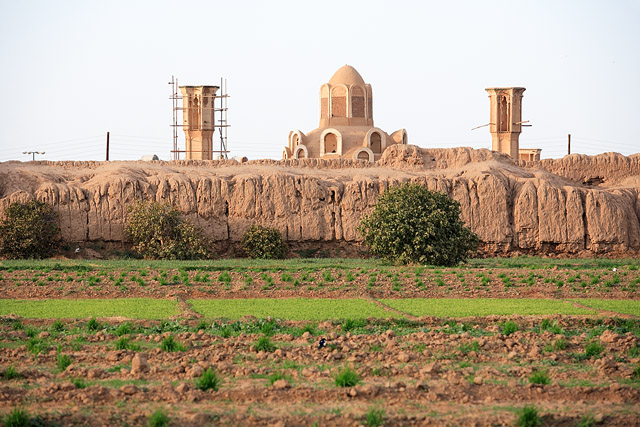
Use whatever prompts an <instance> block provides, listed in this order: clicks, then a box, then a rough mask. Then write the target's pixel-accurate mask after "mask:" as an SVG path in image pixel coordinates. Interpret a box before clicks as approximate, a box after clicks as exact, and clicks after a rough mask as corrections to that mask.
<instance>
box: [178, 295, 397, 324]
mask: <svg viewBox="0 0 640 427" xmlns="http://www.w3.org/2000/svg"><path fill="white" fill-rule="evenodd" d="M189 303H190V304H191V306H192V307H193V309H194V310H195V311H196V312H198V313H200V314H202V315H203V316H205V317H208V318H226V319H239V318H241V317H243V316H255V317H257V318H265V317H268V316H271V317H275V318H277V319H285V320H329V319H364V318H367V317H376V318H388V317H396V318H398V317H402V316H401V315H399V314H397V313H393V312H391V311H386V310H384V309H383V308H381V307H379V306H378V305H376V304H375V303H373V302H371V301H366V300H363V299H319V298H316V299H310V298H287V299H273V298H250V299H217V300H216V299H207V300H204V299H197V300H189Z"/></svg>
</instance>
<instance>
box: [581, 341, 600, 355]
mask: <svg viewBox="0 0 640 427" xmlns="http://www.w3.org/2000/svg"><path fill="white" fill-rule="evenodd" d="M603 351H604V346H603V345H602V344H600V343H599V342H598V341H591V342H590V343H588V344H587V345H586V346H584V355H585V356H586V357H587V358H591V357H599V356H600V354H602V352H603Z"/></svg>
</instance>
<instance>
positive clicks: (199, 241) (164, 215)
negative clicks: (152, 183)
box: [125, 202, 209, 259]
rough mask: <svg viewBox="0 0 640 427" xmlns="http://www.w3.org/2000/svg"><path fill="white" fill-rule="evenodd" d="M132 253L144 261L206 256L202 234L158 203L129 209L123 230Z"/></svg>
mask: <svg viewBox="0 0 640 427" xmlns="http://www.w3.org/2000/svg"><path fill="white" fill-rule="evenodd" d="M125 233H126V235H127V238H128V239H129V240H130V241H131V242H132V243H133V249H134V250H135V251H136V252H138V253H139V254H140V255H142V256H143V257H144V258H147V259H203V258H207V257H208V255H209V251H208V242H207V239H206V238H205V237H204V236H203V235H202V230H200V228H198V227H196V226H195V225H193V224H192V223H191V222H189V221H188V220H185V219H183V218H182V216H181V214H180V212H179V211H178V210H177V209H175V208H173V207H171V206H169V205H165V204H161V203H158V202H139V203H138V204H136V205H135V206H132V207H130V208H129V218H128V220H127V224H126V226H125Z"/></svg>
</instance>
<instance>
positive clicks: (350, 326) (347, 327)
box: [340, 319, 367, 332]
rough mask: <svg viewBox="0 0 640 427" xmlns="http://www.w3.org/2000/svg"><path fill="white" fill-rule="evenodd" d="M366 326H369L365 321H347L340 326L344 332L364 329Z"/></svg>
mask: <svg viewBox="0 0 640 427" xmlns="http://www.w3.org/2000/svg"><path fill="white" fill-rule="evenodd" d="M365 326H367V321H366V320H364V319H345V320H344V322H342V324H341V325H340V327H341V328H342V330H343V331H344V332H349V331H352V330H354V329H356V328H363V327H365Z"/></svg>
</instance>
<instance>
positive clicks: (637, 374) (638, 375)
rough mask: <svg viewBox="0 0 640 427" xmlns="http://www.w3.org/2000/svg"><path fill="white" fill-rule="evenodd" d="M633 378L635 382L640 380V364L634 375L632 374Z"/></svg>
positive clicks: (634, 369) (634, 370)
mask: <svg viewBox="0 0 640 427" xmlns="http://www.w3.org/2000/svg"><path fill="white" fill-rule="evenodd" d="M631 378H633V379H634V380H640V363H638V364H637V365H636V367H635V368H633V373H632V374H631Z"/></svg>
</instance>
